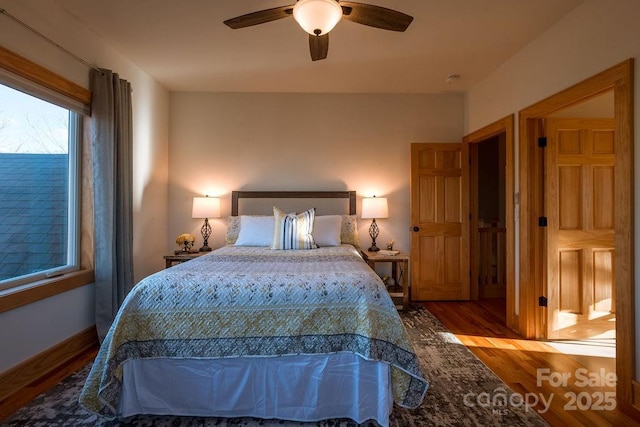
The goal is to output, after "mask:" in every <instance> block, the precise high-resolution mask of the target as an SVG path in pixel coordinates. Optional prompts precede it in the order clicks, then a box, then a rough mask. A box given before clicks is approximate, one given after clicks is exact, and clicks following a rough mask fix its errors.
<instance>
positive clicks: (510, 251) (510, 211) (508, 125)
mask: <svg viewBox="0 0 640 427" xmlns="http://www.w3.org/2000/svg"><path fill="white" fill-rule="evenodd" d="M514 123H515V119H514V116H513V115H509V116H507V117H504V118H503V119H500V120H498V121H496V122H494V123H491V124H490V125H488V126H485V127H483V128H481V129H478V130H476V131H475V132H472V133H470V134H469V135H467V136H465V137H464V138H463V139H462V143H463V145H464V146H465V147H466V149H465V150H463V151H466V152H467V153H470V149H471V145H472V144H478V143H480V142H482V141H486V140H487V139H489V138H492V137H494V136H496V135H499V134H501V133H504V134H505V181H506V182H505V188H504V193H505V194H504V198H505V224H506V228H507V232H506V258H507V259H506V274H507V277H506V281H507V289H506V302H507V313H506V314H507V327H509V328H511V329H513V330H515V331H516V332H519V326H518V315H517V314H516V310H515V304H516V300H515V289H516V288H515V287H516V282H515V220H514V219H515V216H514V203H513V202H514V199H513V188H514V178H515V172H514V171H515V168H514V156H513V155H514V152H513V151H514V149H513V147H514V145H513V141H514V128H515V124H514ZM470 169H471V168H470ZM472 172H473V171H471V170H470V171H469V175H471V173H472ZM468 188H469V202H468V203H469V208H470V211H471V224H470V227H469V229H470V233H472V232H473V230H476V229H477V228H478V218H477V216H478V212H477V210H478V194H477V190H475V189H471V188H470V187H468ZM474 224H475V228H474ZM469 237H470V243H471V245H472V247H471V248H470V252H471V253H477V250H478V249H477V247H473V245H475V244H476V243H474V242H475V240H476V239H474V238H472V237H471V236H469ZM469 262H470V263H471V275H472V277H477V276H478V271H477V270H478V265H477V262H474V261H473V259H470V260H469ZM470 287H471V289H470V290H471V299H478V292H479V291H478V283H477V281H473V280H472V281H471V284H470Z"/></svg>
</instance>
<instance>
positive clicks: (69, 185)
mask: <svg viewBox="0 0 640 427" xmlns="http://www.w3.org/2000/svg"><path fill="white" fill-rule="evenodd" d="M61 98H64V97H62V96H61V95H59V94H53V93H51V94H50V93H49V91H48V90H47V89H45V88H43V87H39V86H38V85H36V84H35V83H30V82H23V81H21V79H19V78H10V76H9V77H7V75H5V74H0V291H1V290H3V289H7V288H10V287H14V286H18V285H24V284H28V283H32V282H35V281H39V280H42V279H46V278H48V277H53V276H56V275H59V274H63V273H65V272H68V271H72V270H76V269H78V267H79V236H80V231H79V230H80V228H79V225H80V220H79V215H80V214H79V200H80V197H79V183H80V179H79V174H80V166H79V161H80V146H81V145H80V136H81V125H82V115H81V114H80V113H79V112H77V111H74V110H73V109H71V108H69V107H68V105H65V103H66V102H65V101H64V99H61Z"/></svg>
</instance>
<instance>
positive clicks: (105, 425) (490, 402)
mask: <svg viewBox="0 0 640 427" xmlns="http://www.w3.org/2000/svg"><path fill="white" fill-rule="evenodd" d="M401 316H402V320H403V322H404V324H405V327H406V329H407V332H408V333H409V336H410V338H411V341H412V343H413V346H414V348H415V351H416V353H417V354H418V357H419V358H420V362H421V364H422V367H423V370H424V374H425V377H426V378H427V379H428V380H429V382H430V386H429V390H428V392H427V395H426V397H425V399H424V402H423V403H422V405H421V406H420V407H419V408H417V409H415V410H408V409H404V408H400V407H395V408H394V410H393V413H392V415H391V417H390V420H389V425H390V426H391V427H423V426H545V425H547V424H546V423H545V422H544V420H543V419H542V418H541V417H540V416H539V415H538V414H537V413H536V411H535V409H533V408H529V407H527V406H526V405H525V402H524V400H523V399H521V396H519V395H518V394H517V393H514V392H513V391H512V390H511V389H509V388H508V387H507V386H506V385H505V384H504V383H503V382H502V381H501V380H500V379H499V378H498V377H497V376H496V375H495V374H494V373H493V372H492V371H491V370H490V369H489V368H488V367H487V366H486V365H485V364H484V363H482V362H481V361H480V360H479V359H478V358H477V357H476V356H475V355H474V354H473V353H471V351H469V349H467V348H466V347H465V346H464V345H462V344H461V343H460V341H459V340H458V339H457V338H456V337H455V335H453V334H452V333H451V332H449V331H448V330H447V329H446V328H445V327H444V325H442V323H440V321H439V320H438V319H436V318H435V317H434V316H433V315H432V314H431V313H429V311H427V310H426V309H424V308H423V307H421V306H417V307H411V310H409V311H408V312H407V313H402V314H401ZM89 368H90V366H89V365H87V366H85V367H84V368H83V369H81V370H79V371H78V372H76V373H74V374H73V375H71V376H70V377H68V378H67V379H65V380H64V381H62V382H61V383H60V384H58V385H57V386H55V387H54V388H52V389H51V390H49V391H47V392H46V393H44V394H42V395H40V396H38V397H37V398H36V399H34V400H33V401H32V402H31V403H30V404H29V405H27V406H25V407H24V408H22V409H20V410H19V411H18V412H16V413H15V414H13V415H12V416H10V417H9V418H7V419H6V420H4V421H2V423H1V424H0V425H2V426H7V427H8V426H20V427H23V426H29V427H36V426H38V427H40V426H42V427H45V426H46V427H50V426H101V427H112V426H131V427H142V426H154V427H164V426H176V427H178V426H179V427H187V426H189V427H191V426H220V427H231V426H243V427H245V426H246V427H253V426H266V427H271V426H287V427H294V426H297V427H355V426H357V424H356V423H354V422H353V421H350V420H346V419H344V420H327V421H322V422H318V423H299V422H288V421H278V420H259V419H252V418H241V419H240V418H234V419H228V418H202V417H157V416H153V417H151V416H137V417H131V418H127V419H125V420H121V421H109V420H105V419H104V418H101V417H99V416H97V415H95V414H92V413H90V412H88V411H86V410H84V409H83V408H82V407H80V405H79V404H78V396H79V395H80V391H81V389H82V385H83V383H84V380H85V378H86V377H87V375H88V373H89ZM364 426H366V427H375V426H377V423H375V422H368V423H365V424H364Z"/></svg>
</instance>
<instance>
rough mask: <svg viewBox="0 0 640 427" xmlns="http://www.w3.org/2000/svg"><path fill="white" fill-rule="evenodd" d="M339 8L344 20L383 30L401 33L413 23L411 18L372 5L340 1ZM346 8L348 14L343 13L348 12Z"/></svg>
mask: <svg viewBox="0 0 640 427" xmlns="http://www.w3.org/2000/svg"><path fill="white" fill-rule="evenodd" d="M340 6H342V11H343V15H342V17H343V18H344V19H346V20H348V21H353V22H357V23H358V24H362V25H368V26H370V27H376V28H382V29H383V30H390V31H400V32H402V31H405V30H406V29H407V28H408V27H409V24H411V22H412V21H413V16H409V15H407V14H404V13H402V12H398V11H396V10H392V9H387V8H386V7H381V6H374V5H372V4H365V3H355V2H352V1H341V2H340ZM347 8H350V9H351V11H350V13H344V12H345V10H348V9H347Z"/></svg>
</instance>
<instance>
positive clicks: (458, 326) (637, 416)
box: [424, 299, 640, 427]
mask: <svg viewBox="0 0 640 427" xmlns="http://www.w3.org/2000/svg"><path fill="white" fill-rule="evenodd" d="M424 306H425V307H426V308H427V309H428V310H429V311H430V312H431V313H433V314H434V315H435V316H436V317H437V318H438V319H439V320H440V321H441V322H442V323H443V324H444V325H445V326H446V327H447V328H448V329H449V330H450V331H451V332H452V333H454V334H455V335H456V336H457V337H458V339H459V340H460V341H461V342H462V343H463V344H464V345H466V346H467V347H468V348H469V349H470V350H471V351H472V352H473V353H474V354H475V355H476V356H477V357H478V358H479V359H480V360H482V361H483V362H484V363H485V364H486V365H487V366H488V367H489V368H490V369H491V370H492V371H493V372H495V373H496V375H498V376H499V377H500V378H501V379H502V380H503V381H504V382H505V383H506V384H507V385H508V386H509V387H511V389H512V390H514V392H516V393H520V395H522V396H525V397H527V396H528V399H530V400H529V401H530V402H532V403H534V402H535V401H536V400H535V398H537V399H538V401H539V403H538V405H536V406H534V408H535V410H537V411H538V412H539V413H540V415H541V416H542V417H543V418H544V419H545V420H546V421H547V422H548V423H549V424H551V425H552V426H597V427H601V426H640V411H637V410H635V409H634V408H629V407H623V405H620V404H618V403H617V402H615V397H613V396H615V386H614V385H613V379H614V377H613V375H614V373H615V360H614V359H611V358H604V357H595V356H579V357H576V356H572V355H568V354H563V353H560V352H559V351H558V350H556V349H555V348H553V347H551V346H550V345H548V344H546V343H545V342H542V341H533V340H525V339H523V338H522V337H520V336H519V335H518V334H516V333H515V332H513V331H512V330H510V329H509V328H507V327H506V326H505V325H506V321H505V317H506V307H505V302H504V299H485V300H478V301H460V302H458V301H455V302H449V301H448V302H426V303H424ZM563 376H564V380H563ZM539 380H540V381H539ZM556 380H557V382H555V381H556ZM596 382H599V383H600V384H596ZM607 382H608V383H609V384H606V383H607ZM612 385H613V386H612ZM534 396H535V398H534ZM541 397H542V398H541ZM543 400H544V401H545V402H547V403H549V402H550V403H549V404H548V405H545V404H543V403H542V402H543ZM614 403H615V408H614V409H610V408H612V407H613V406H614ZM545 406H547V407H548V410H546V411H545ZM580 408H583V409H580ZM587 408H590V409H587ZM596 408H600V409H599V410H596Z"/></svg>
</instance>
